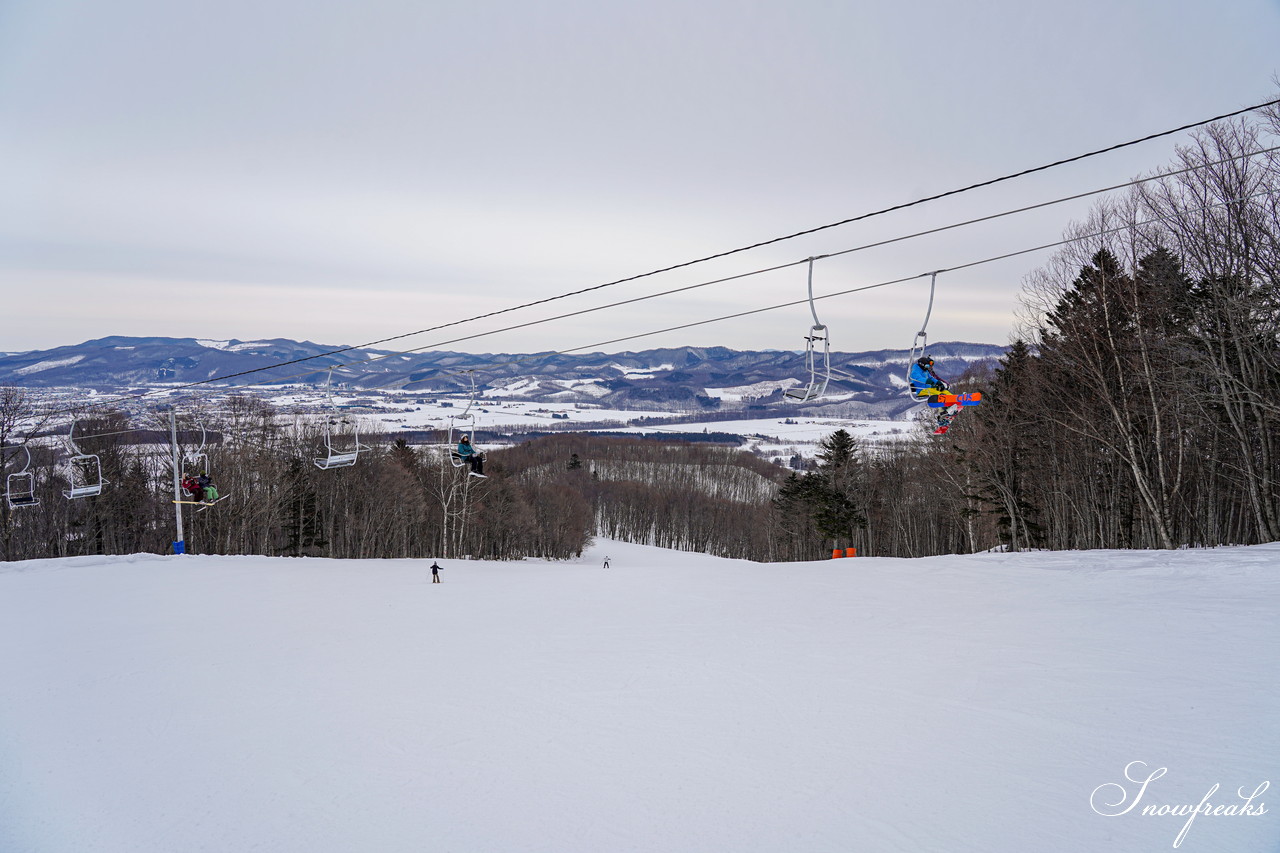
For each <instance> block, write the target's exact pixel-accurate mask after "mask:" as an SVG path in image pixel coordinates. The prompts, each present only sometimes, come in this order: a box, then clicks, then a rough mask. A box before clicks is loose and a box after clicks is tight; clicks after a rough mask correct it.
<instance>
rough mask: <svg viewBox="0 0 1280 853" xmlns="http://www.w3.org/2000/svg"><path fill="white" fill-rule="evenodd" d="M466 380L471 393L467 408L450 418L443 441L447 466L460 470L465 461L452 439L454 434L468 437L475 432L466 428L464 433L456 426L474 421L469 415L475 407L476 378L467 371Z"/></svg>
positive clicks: (473, 416)
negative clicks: (461, 422)
mask: <svg viewBox="0 0 1280 853" xmlns="http://www.w3.org/2000/svg"><path fill="white" fill-rule="evenodd" d="M467 379H468V380H469V382H470V391H471V395H470V397H468V399H467V407H466V408H465V409H463V410H462V411H461V412H460V413H459V414H456V415H453V416H452V417H450V418H449V432H448V433H447V434H446V435H445V440H444V454H445V458H446V459H448V460H449V464H450V465H452V466H453V467H454V468H462V467H464V466H466V464H467V460H465V459H463V458H462V457H461V456H460V455H459V454H458V447H457V444H458V443H457V442H456V441H454V439H453V435H454V433H455V432H462V433H464V434H467V435H469V434H470V433H472V432H475V430H474V429H473V428H468V429H467V430H466V431H465V432H464V430H462V429H461V428H460V427H458V426H457V423H458V421H472V422H473V423H474V421H475V419H476V416H475V415H473V414H472V413H471V409H472V407H473V406H475V404H476V377H475V374H474V373H473V372H472V371H470V370H468V371H467Z"/></svg>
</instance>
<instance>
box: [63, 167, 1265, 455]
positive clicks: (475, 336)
mask: <svg viewBox="0 0 1280 853" xmlns="http://www.w3.org/2000/svg"><path fill="white" fill-rule="evenodd" d="M1267 150H1268V151H1271V150H1280V146H1277V147H1276V148H1275V149H1267ZM1261 153H1266V152H1263V151H1258V152H1253V154H1252V155H1241V156H1240V157H1235V158H1231V159H1232V160H1238V159H1242V158H1243V157H1244V156H1255V155H1257V154H1261ZM1224 162H1225V161H1224ZM1201 168H1202V167H1201ZM1184 171H1189V170H1184ZM1162 177H1169V173H1166V174H1161V175H1156V176H1153V177H1151V178H1144V179H1141V180H1139V181H1133V182H1131V183H1130V184H1126V185H1121V186H1132V185H1135V184H1138V183H1143V182H1146V181H1150V180H1155V179H1157V178H1162ZM1269 193H1270V191H1269V190H1264V191H1262V192H1258V193H1253V194H1251V195H1246V196H1241V197H1238V198H1234V199H1228V200H1226V201H1223V202H1218V203H1216V204H1213V205H1207V206H1203V207H1200V208H1197V209H1198V210H1201V211H1204V210H1211V209H1215V208H1220V207H1224V206H1226V205H1229V204H1234V203H1236V202H1240V201H1246V200H1249V199H1252V198H1256V197H1259V196H1264V195H1268V194H1269ZM1085 195H1088V194H1085ZM1079 197H1081V196H1072V197H1070V199H1074V198H1079ZM1070 199H1061V200H1059V201H1066V200H1070ZM1053 203H1057V202H1046V203H1045V204H1053ZM1039 206H1043V205H1039ZM1029 209H1033V208H1023V209H1020V210H1029ZM1013 212H1016V211H1010V212H1009V213H1013ZM1001 215H1008V213H1006V214H996V215H994V216H990V217H983V218H982V219H977V220H971V221H969V222H966V223H956V224H953V225H950V226H943V227H941V228H937V229H931V230H929V231H924V232H919V234H917V235H909V236H923V235H925V234H932V233H937V232H938V231H943V230H947V229H950V228H957V227H961V226H962V225H965V224H971V223H973V222H981V221H986V220H988V219H991V218H995V216H1001ZM1171 216H1172V214H1171V215H1169V216H1158V217H1154V218H1152V219H1148V220H1144V221H1142V222H1136V223H1128V224H1125V225H1123V226H1119V227H1117V228H1113V229H1108V230H1104V231H1101V232H1093V233H1090V234H1086V235H1082V236H1079V237H1072V238H1067V239H1064V240H1058V241H1055V242H1052V243H1045V244H1042V245H1039V246H1034V247H1031V248H1029V249H1020V250H1017V251H1013V252H1008V253H1005V254H1002V255H996V256H993V257H989V258H984V259H982V260H978V261H972V262H969V263H965V264H958V265H955V266H952V267H948V268H946V269H940V270H937V272H938V273H942V272H953V271H956V270H962V269H968V268H970V267H975V266H980V265H983V264H988V263H993V262H995V261H1000V260H1006V259H1008V258H1013V257H1018V256H1020V255H1026V254H1031V253H1034V252H1039V251H1044V250H1046V249H1052V248H1056V247H1059V246H1064V245H1069V244H1071V243H1077V242H1082V241H1084V240H1088V239H1093V238H1096V237H1102V236H1107V235H1110V234H1114V233H1117V232H1119V231H1123V230H1129V229H1134V228H1141V227H1143V226H1146V225H1150V224H1153V223H1156V222H1161V221H1164V220H1167V219H1169V218H1171ZM904 239H909V237H899V238H895V239H894V240H890V241H882V242H880V243H874V244H868V245H867V246H862V247H856V248H853V249H847V250H844V251H840V252H833V253H829V254H827V255H815V256H814V259H815V260H821V259H824V258H829V257H835V256H838V255H841V254H847V253H850V252H855V251H859V250H861V249H864V248H871V247H873V246H879V245H884V243H885V242H895V241H897V240H904ZM807 262H808V259H805V260H800V261H791V262H788V263H784V264H777V265H774V266H770V267H766V268H762V269H758V270H753V271H749V272H745V273H740V274H737V275H733V276H728V277H724V278H720V279H716V280H714V281H708V282H702V283H699V284H693V285H687V286H685V287H681V288H675V289H673V290H669V291H663V292H659V293H654V294H648V295H644V296H638V297H634V298H632V299H627V300H623V301H620V302H616V303H610V304H608V305H603V306H596V307H593V308H585V309H581V310H579V311H574V312H570V313H567V314H562V315H557V316H554V317H548V318H544V319H541V320H534V321H530V322H527V323H521V324H518V325H515V326H510V327H505V328H501V329H494V330H491V331H487V332H478V333H475V334H472V335H466V336H463V337H460V338H453V339H451V340H446V341H438V342H435V343H432V344H427V345H424V346H421V347H414V348H411V349H405V350H399V351H396V352H388V353H384V354H382V355H378V356H374V357H373V358H369V359H365V360H363V361H355V362H349V363H346V364H343V365H337V366H336V367H347V368H349V367H356V366H360V365H364V364H372V363H375V362H378V361H382V360H385V359H388V358H393V357H396V356H401V355H408V354H412V353H417V352H421V351H423V350H431V349H438V348H440V347H442V346H447V345H449V344H455V343H461V342H464V341H470V340H476V339H479V338H485V337H489V336H490V335H495V334H500V333H503V332H507V331H512V330H514V329H520V328H528V327H531V326H538V325H542V324H544V323H550V322H554V321H556V320H561V319H565V318H568V317H574V316H580V315H582V314H588V313H592V312H596V311H602V310H606V309H608V308H613V307H618V306H620V305H627V304H632V303H635V302H642V301H645V300H648V299H655V298H659V297H662V296H668V295H671V294H674V293H678V292H682V291H687V290H692V289H695V288H698V287H705V286H707V285H710V284H718V283H722V282H726V281H733V280H738V279H742V278H747V277H750V276H753V275H759V274H761V273H765V272H773V271H776V270H781V269H786V268H789V267H794V266H799V265H800V264H803V263H807ZM924 275H930V273H920V274H916V275H912V276H907V277H904V278H899V279H893V280H890V281H884V282H879V283H877V284H872V285H865V286H863V287H858V288H853V289H849V290H843V291H839V292H836V293H830V294H827V295H826V296H819V297H815V299H828V298H831V297H834V296H844V295H848V294H851V293H858V292H861V291H864V290H872V289H875V288H879V287H886V286H889V285H894V284H901V283H903V282H907V281H914V280H915V279H918V278H921V277H922V276H924ZM805 301H806V300H799V301H793V302H786V303H782V304H780V305H776V306H771V307H769V308H764V309H758V310H755V311H748V312H744V313H739V314H730V315H725V316H724V317H719V318H714V319H712V320H706V321H700V322H698V323H694V324H692V326H698V325H702V324H704V323H712V322H719V321H721V320H726V319H733V318H736V317H741V316H747V315H750V314H754V313H760V312H761V311H770V310H776V309H780V308H788V307H793V306H795V305H799V304H803V303H804V302H805ZM449 325H455V324H449ZM684 328H691V326H689V325H685V326H676V327H672V328H670V329H663V330H660V331H657V332H643V333H639V334H637V335H631V336H628V337H624V338H619V339H616V340H613V341H606V342H601V343H596V344H589V345H587V346H584V347H576V348H574V349H570V350H561V351H556V352H553V353H537V354H533V355H531V356H528V357H525V358H521V359H517V360H515V361H507V362H494V363H493V364H494V365H496V366H504V365H509V364H512V363H520V362H523V361H527V360H531V359H534V358H545V357H549V356H550V355H559V354H565V353H571V352H577V351H578V350H580V349H585V348H587V347H590V346H607V345H610V344H613V343H619V342H622V341H628V340H634V339H637V338H644V337H649V336H652V335H655V334H661V333H663V332H668V331H675V330H677V329H684ZM366 346H367V345H366ZM349 349H357V347H351V348H349ZM318 357H320V356H309V357H308V358H306V359H297V360H295V361H293V362H282V363H279V364H276V365H272V366H271V367H264V368H255V369H254V370H250V371H243V372H241V373H236V374H228V375H227V376H223V377H213V378H210V379H206V380H201V381H199V382H193V383H191V384H189V385H185V386H182V389H191V388H195V387H198V386H207V385H209V384H210V383H212V382H221V381H225V380H226V379H232V378H236V377H239V376H244V375H248V374H251V373H258V372H261V371H263V370H269V369H273V368H275V367H281V366H285V365H287V364H293V363H299V362H302V361H307V360H309V359H312V358H318ZM332 369H334V368H323V369H321V370H310V371H306V372H303V373H298V374H293V375H291V376H286V377H278V378H274V379H272V380H271V382H272V383H273V384H276V383H282V382H288V381H289V380H291V379H301V378H305V377H308V376H314V375H315V374H316V373H320V372H322V371H323V370H332ZM469 369H471V368H469ZM461 372H465V371H454V372H446V371H441V372H440V373H437V374H436V376H437V377H445V376H457V375H459V373H461ZM264 384H266V383H265V382H251V383H247V384H245V385H236V386H230V387H226V386H218V387H215V388H208V389H206V390H204V393H228V392H230V393H234V392H235V391H236V390H240V389H244V388H253V387H258V386H261V385H264ZM163 390H164V392H165V393H171V392H172V391H173V390H174V389H172V388H166V389H163ZM154 393H159V392H146V393H143V394H137V395H132V396H127V397H117V398H115V399H114V400H109V401H101V402H89V403H86V404H84V405H85V407H94V406H99V405H114V404H117V403H122V402H127V401H134V400H141V399H145V398H147V397H150V396H153V394H154ZM70 411H79V410H78V409H77V410H62V411H54V412H50V413H48V414H49V415H50V416H54V415H58V414H64V413H69V412H70ZM137 431H138V430H124V431H122V432H121V433H103V434H102V435H115V434H123V433H125V432H137Z"/></svg>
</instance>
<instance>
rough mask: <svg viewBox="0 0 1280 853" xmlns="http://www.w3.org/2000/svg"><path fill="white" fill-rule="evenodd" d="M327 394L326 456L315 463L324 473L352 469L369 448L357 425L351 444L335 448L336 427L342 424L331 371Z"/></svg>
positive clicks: (352, 433) (353, 431)
mask: <svg viewBox="0 0 1280 853" xmlns="http://www.w3.org/2000/svg"><path fill="white" fill-rule="evenodd" d="M326 387H327V394H328V398H329V417H328V418H326V419H325V424H324V449H325V455H324V456H323V457H317V458H316V459H315V460H314V461H315V464H316V467H317V468H319V469H320V470H322V471H328V470H329V469H331V468H350V467H351V466H352V465H354V464H356V460H357V459H359V458H360V451H362V450H368V449H369V448H368V447H366V446H365V445H363V444H361V443H360V426H359V424H356V425H355V426H354V428H353V429H352V432H351V443H350V444H349V445H347V444H345V442H344V444H343V446H341V447H335V446H334V438H335V432H336V431H335V430H334V427H335V426H338V425H339V424H340V423H342V420H341V419H340V418H339V417H338V407H337V405H336V404H335V403H334V401H333V371H332V370H330V371H329V380H328V382H327V383H326Z"/></svg>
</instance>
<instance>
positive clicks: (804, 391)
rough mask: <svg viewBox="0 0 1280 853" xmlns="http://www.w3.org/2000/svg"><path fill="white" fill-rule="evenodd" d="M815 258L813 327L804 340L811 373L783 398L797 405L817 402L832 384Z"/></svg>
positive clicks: (828, 342) (829, 354) (811, 286)
mask: <svg viewBox="0 0 1280 853" xmlns="http://www.w3.org/2000/svg"><path fill="white" fill-rule="evenodd" d="M813 261H814V259H813V258H810V259H809V313H811V314H812V315H813V326H811V327H810V328H809V334H807V335H805V338H804V363H805V368H806V369H807V370H808V372H809V380H808V382H807V383H806V384H804V385H798V386H796V387H794V388H788V389H787V390H786V391H785V392H784V394H783V396H785V397H786V398H787V399H789V400H795V401H796V402H797V403H807V402H809V401H811V400H817V399H818V398H820V397H821V396H822V395H823V394H825V393H826V392H827V384H828V383H829V382H831V338H830V337H829V336H828V334H827V327H826V326H825V325H823V323H822V321H821V320H819V319H818V309H817V306H816V305H815V304H814V301H813ZM819 344H821V345H822V358H821V362H819V360H818V345H819Z"/></svg>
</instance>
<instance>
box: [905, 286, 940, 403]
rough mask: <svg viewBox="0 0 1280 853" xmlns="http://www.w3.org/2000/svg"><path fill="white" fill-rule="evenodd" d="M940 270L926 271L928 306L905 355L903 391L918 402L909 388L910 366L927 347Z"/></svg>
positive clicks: (922, 354) (920, 356) (923, 353)
mask: <svg viewBox="0 0 1280 853" xmlns="http://www.w3.org/2000/svg"><path fill="white" fill-rule="evenodd" d="M940 272H945V270H937V271H935V272H931V273H927V275H928V276H929V307H928V308H926V309H925V312H924V322H923V323H921V324H920V331H918V332H916V336H915V338H914V339H913V340H912V341H911V353H910V355H908V356H907V374H906V377H907V387H906V392H905V393H906V395H907V396H908V397H910V398H911V399H912V400H915V401H916V402H920V400H919V399H918V398H917V397H916V395H915V393H914V392H913V391H912V390H911V368H912V367H913V366H914V365H915V363H916V361H917V360H919V359H920V358H923V357H924V355H925V350H927V349H928V347H929V331H928V329H929V317H930V316H931V315H932V314H933V295H934V292H935V291H936V290H937V288H938V273H940Z"/></svg>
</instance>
